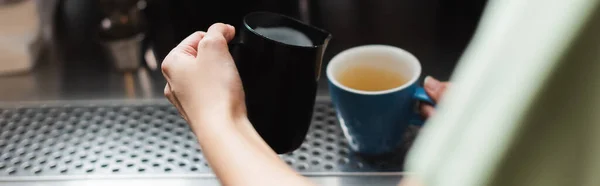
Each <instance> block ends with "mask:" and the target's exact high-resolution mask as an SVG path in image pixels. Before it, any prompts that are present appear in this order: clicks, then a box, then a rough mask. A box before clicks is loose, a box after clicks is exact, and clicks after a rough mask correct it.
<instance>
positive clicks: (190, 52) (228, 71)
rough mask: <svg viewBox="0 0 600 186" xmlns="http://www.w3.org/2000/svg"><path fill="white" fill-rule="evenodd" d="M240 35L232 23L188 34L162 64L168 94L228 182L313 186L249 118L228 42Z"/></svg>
mask: <svg viewBox="0 0 600 186" xmlns="http://www.w3.org/2000/svg"><path fill="white" fill-rule="evenodd" d="M234 35H235V29H234V28H233V27H232V26H230V25H225V24H221V23H217V24H214V25H212V26H211V27H210V28H208V31H207V32H206V33H204V32H196V33H194V34H192V35H190V36H189V37H187V38H186V39H184V40H183V41H182V42H181V43H180V44H179V45H178V46H177V47H175V48H174V49H173V50H172V51H171V52H170V53H169V55H167V57H166V58H165V60H164V61H163V63H162V72H163V74H164V76H165V78H166V79H167V85H166V86H165V92H164V93H165V96H166V97H167V98H168V99H169V101H170V102H171V103H172V104H173V105H175V107H177V110H179V113H180V114H181V115H182V116H183V117H184V119H185V120H187V122H188V123H189V125H190V127H191V128H192V131H193V132H194V133H195V134H196V137H197V138H198V142H199V144H200V147H201V148H202V149H203V155H204V157H205V158H206V160H207V161H208V163H209V164H210V166H211V168H212V170H213V171H214V173H215V174H216V175H217V177H218V178H219V180H220V181H221V183H222V184H223V185H301V186H305V185H312V183H311V182H310V181H308V180H307V179H306V178H303V177H302V176H300V175H298V174H297V173H295V172H294V170H292V169H291V168H290V167H289V166H287V164H285V163H284V162H283V161H281V159H279V156H277V154H276V153H275V152H274V151H273V150H272V149H271V148H270V147H269V146H268V145H267V143H265V142H264V141H263V140H262V138H261V137H260V135H259V134H258V133H257V132H256V130H254V128H253V127H252V124H251V123H250V121H249V120H248V117H247V116H246V105H245V104H244V103H245V102H244V92H243V88H242V83H241V80H240V77H239V74H238V71H237V68H236V66H235V63H234V61H233V58H232V57H231V54H229V48H228V46H227V42H228V41H230V40H231V39H232V38H233V37H234ZM240 154H243V155H242V156H240Z"/></svg>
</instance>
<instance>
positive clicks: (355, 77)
mask: <svg viewBox="0 0 600 186" xmlns="http://www.w3.org/2000/svg"><path fill="white" fill-rule="evenodd" d="M337 80H338V82H340V83H341V84H342V85H344V86H346V87H348V88H351V89H356V90H362V91H383V90H389V89H393V88H396V87H399V86H402V85H404V84H405V83H407V82H408V79H407V78H405V77H404V76H403V75H402V74H400V73H398V72H395V71H392V70H387V69H383V68H376V67H371V66H367V65H356V66H352V67H349V68H347V69H345V70H344V71H342V72H340V73H339V74H338V76H337Z"/></svg>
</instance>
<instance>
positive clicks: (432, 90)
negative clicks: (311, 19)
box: [421, 76, 450, 119]
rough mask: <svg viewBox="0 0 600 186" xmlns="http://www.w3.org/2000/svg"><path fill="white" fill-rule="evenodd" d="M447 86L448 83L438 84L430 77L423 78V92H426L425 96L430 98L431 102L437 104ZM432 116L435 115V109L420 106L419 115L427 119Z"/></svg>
mask: <svg viewBox="0 0 600 186" xmlns="http://www.w3.org/2000/svg"><path fill="white" fill-rule="evenodd" d="M448 86H450V83H449V82H440V81H439V80H437V79H435V78H433V77H431V76H427V77H426V78H425V83H424V85H423V88H424V89H425V92H427V95H429V97H431V99H432V100H433V102H435V103H436V104H437V103H438V102H439V100H440V99H442V96H443V95H444V93H445V92H446V88H448ZM433 114H435V107H433V106H431V105H428V104H421V115H423V117H424V118H426V119H427V118H429V117H431V116H433Z"/></svg>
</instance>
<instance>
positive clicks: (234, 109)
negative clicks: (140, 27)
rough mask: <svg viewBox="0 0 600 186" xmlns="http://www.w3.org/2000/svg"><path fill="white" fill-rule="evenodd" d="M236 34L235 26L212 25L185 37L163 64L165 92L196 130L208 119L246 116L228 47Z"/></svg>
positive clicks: (238, 81)
mask: <svg viewBox="0 0 600 186" xmlns="http://www.w3.org/2000/svg"><path fill="white" fill-rule="evenodd" d="M234 36H235V28H234V27H233V26H231V25H226V24H222V23H216V24H213V25H212V26H211V27H210V28H209V29H208V31H207V32H206V33H204V32H196V33H193V34H192V35H190V36H188V37H187V38H185V39H184V40H183V41H182V42H181V43H180V44H179V45H178V46H176V47H175V48H174V49H173V50H171V52H170V53H169V54H168V55H167V57H165V60H164V61H163V63H162V67H161V68H162V72H163V75H164V76H165V78H166V79H167V85H166V86H165V90H164V94H165V96H166V97H167V98H168V99H169V101H170V102H171V103H172V104H173V105H175V107H177V110H178V111H179V113H180V114H181V115H182V116H183V118H184V119H185V120H187V121H188V123H189V124H190V126H191V128H192V130H194V131H195V130H197V128H199V127H201V126H200V125H202V123H209V122H205V121H206V120H210V119H217V120H222V119H223V118H228V119H236V118H245V117H246V106H245V103H244V92H243V89H242V83H241V80H240V77H239V75H238V71H237V68H236V66H235V63H234V61H233V58H232V57H231V54H230V53H229V48H228V46H227V42H229V41H230V40H231V39H233V37H234ZM224 114H225V115H224Z"/></svg>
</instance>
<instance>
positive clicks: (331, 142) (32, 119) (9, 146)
mask: <svg viewBox="0 0 600 186" xmlns="http://www.w3.org/2000/svg"><path fill="white" fill-rule="evenodd" d="M417 130H418V129H417V128H416V127H413V128H411V130H409V131H408V134H407V135H406V136H407V138H406V143H405V145H404V146H402V147H401V148H399V149H398V151H397V152H395V153H393V154H390V155H386V156H379V157H365V156H360V155H357V154H354V153H352V152H351V151H350V150H349V147H348V144H347V142H346V139H345V138H344V136H343V134H342V131H341V129H340V127H339V124H338V123H337V120H336V118H335V111H334V109H333V108H332V106H331V104H330V101H329V100H327V99H326V98H325V99H319V100H318V101H317V103H316V106H315V114H314V117H313V121H312V125H311V128H310V131H309V134H308V135H307V137H306V140H305V142H304V143H303V144H302V146H301V147H300V148H299V149H298V150H296V151H294V152H292V153H289V154H285V155H281V158H282V160H284V161H285V162H287V163H288V164H289V165H290V166H291V167H292V168H294V169H295V170H297V171H298V172H300V173H301V174H303V175H305V176H308V177H310V178H311V179H313V180H315V181H317V182H322V183H323V184H324V185H349V184H350V183H361V184H365V183H370V182H372V184H371V183H370V185H373V184H375V183H379V182H382V183H385V182H389V183H391V182H397V181H398V179H400V176H401V175H402V166H403V159H404V153H405V152H406V149H407V148H408V147H409V146H410V144H411V142H412V139H413V138H414V136H415V134H416V132H417ZM0 131H1V133H0V184H2V183H14V182H18V183H23V184H24V183H31V184H33V183H40V182H47V183H56V184H58V183H60V184H81V183H83V182H85V183H86V184H88V183H92V184H102V183H113V182H107V180H111V179H114V180H117V181H116V182H117V183H118V182H121V183H123V184H128V183H132V182H135V181H136V180H137V181H138V182H139V183H143V182H148V181H149V180H155V179H158V180H157V181H156V182H155V181H150V182H152V183H158V182H169V183H181V184H184V185H185V184H186V183H189V184H196V183H213V182H214V183H215V184H216V183H217V182H216V180H215V177H214V176H213V175H212V173H211V170H210V167H209V165H208V164H207V162H206V161H205V160H204V157H203V155H202V150H201V149H200V148H199V146H198V144H197V142H196V139H195V137H194V136H193V134H192V133H191V132H190V130H189V128H188V127H187V124H186V123H185V121H184V120H182V119H181V118H180V117H179V115H178V114H177V111H176V109H175V108H174V107H172V106H170V105H169V104H168V103H167V102H165V101H164V100H151V101H134V100H130V101H91V102H90V101H57V102H29V103H23V102H21V103H16V102H15V103H4V104H2V105H0ZM383 185H387V184H383Z"/></svg>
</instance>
